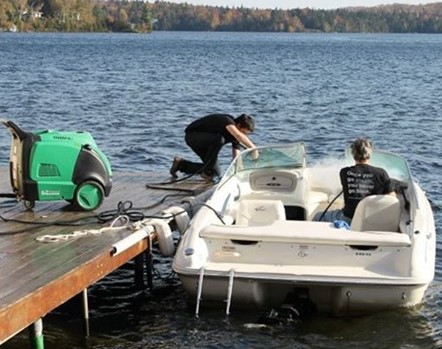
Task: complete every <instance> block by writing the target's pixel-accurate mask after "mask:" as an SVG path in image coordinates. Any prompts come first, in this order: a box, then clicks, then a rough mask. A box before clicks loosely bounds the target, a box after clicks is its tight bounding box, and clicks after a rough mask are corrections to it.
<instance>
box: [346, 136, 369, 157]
mask: <svg viewBox="0 0 442 349" xmlns="http://www.w3.org/2000/svg"><path fill="white" fill-rule="evenodd" d="M372 150H373V144H372V142H371V141H370V140H369V139H367V138H357V139H356V140H355V141H353V143H352V144H351V154H352V155H353V159H355V160H356V161H364V160H368V159H370V157H371V152H372Z"/></svg>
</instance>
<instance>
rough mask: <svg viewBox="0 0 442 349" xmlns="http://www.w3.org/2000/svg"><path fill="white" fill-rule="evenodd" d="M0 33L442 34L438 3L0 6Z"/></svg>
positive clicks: (9, 1)
mask: <svg viewBox="0 0 442 349" xmlns="http://www.w3.org/2000/svg"><path fill="white" fill-rule="evenodd" d="M2 30H3V31H67V32H94V31H113V32H143V33H146V32H150V31H152V30H188V31H260V32H342V33H349V32H350V33H351V32H377V33H379V32H381V33H442V2H439V3H433V4H427V5H416V6H415V5H399V4H395V5H385V6H377V7H360V8H350V7H348V8H342V9H337V10H313V9H309V8H303V9H300V8H297V9H292V10H280V9H256V8H244V7H215V6H199V5H198V6H195V5H189V4H187V3H183V4H175V3H169V2H164V1H156V2H152V3H149V2H148V1H142V0H1V1H0V31H2Z"/></svg>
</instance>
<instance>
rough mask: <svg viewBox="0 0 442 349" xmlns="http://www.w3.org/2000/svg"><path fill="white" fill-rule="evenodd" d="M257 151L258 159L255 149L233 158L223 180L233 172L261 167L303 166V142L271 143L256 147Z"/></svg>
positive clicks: (304, 161) (304, 162)
mask: <svg viewBox="0 0 442 349" xmlns="http://www.w3.org/2000/svg"><path fill="white" fill-rule="evenodd" d="M256 149H257V150H258V152H259V157H258V159H254V154H255V151H254V150H253V149H247V150H244V151H243V152H241V154H240V155H239V156H238V157H237V158H236V159H235V160H233V162H232V163H231V164H230V166H229V168H228V169H227V171H226V173H225V175H224V178H223V180H226V179H228V178H230V177H231V176H233V175H234V174H235V173H238V172H241V171H246V170H258V169H263V168H302V167H305V164H306V160H305V157H306V155H305V146H304V143H293V144H287V145H271V146H264V147H258V148H256Z"/></svg>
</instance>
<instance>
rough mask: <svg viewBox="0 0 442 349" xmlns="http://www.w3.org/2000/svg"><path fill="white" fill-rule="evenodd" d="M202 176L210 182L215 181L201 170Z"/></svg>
mask: <svg viewBox="0 0 442 349" xmlns="http://www.w3.org/2000/svg"><path fill="white" fill-rule="evenodd" d="M200 176H201V178H202V179H204V180H206V181H208V182H213V177H212V176H209V175H208V174H206V173H204V172H201V173H200Z"/></svg>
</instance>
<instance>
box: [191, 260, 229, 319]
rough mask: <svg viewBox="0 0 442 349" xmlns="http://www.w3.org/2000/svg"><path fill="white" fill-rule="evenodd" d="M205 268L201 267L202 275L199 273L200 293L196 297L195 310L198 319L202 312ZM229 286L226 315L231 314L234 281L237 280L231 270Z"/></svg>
mask: <svg viewBox="0 0 442 349" xmlns="http://www.w3.org/2000/svg"><path fill="white" fill-rule="evenodd" d="M204 271H205V269H204V267H201V269H200V273H199V280H198V293H197V296H196V308H195V316H196V317H198V314H199V311H200V303H201V300H202V298H201V294H202V292H203V282H204ZM228 276H229V285H228V287H227V300H226V302H227V305H226V315H229V314H230V305H231V303H232V292H233V279H234V278H235V270H234V269H230V270H229V274H228Z"/></svg>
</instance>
